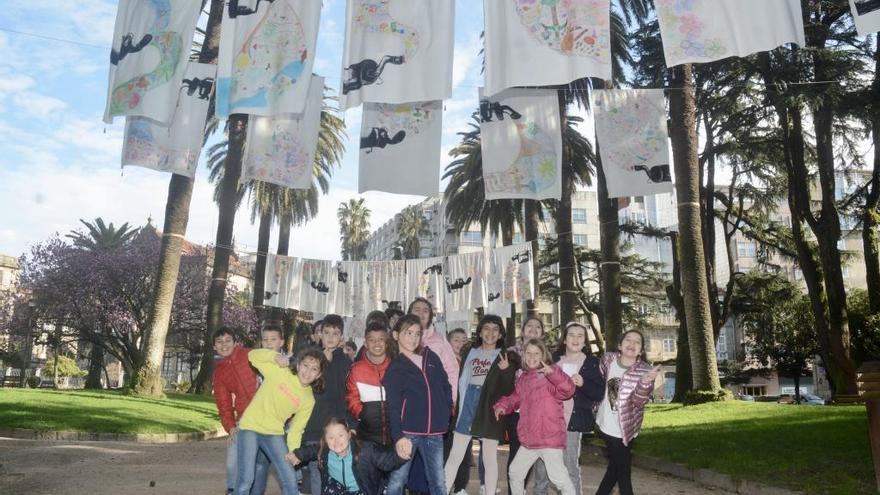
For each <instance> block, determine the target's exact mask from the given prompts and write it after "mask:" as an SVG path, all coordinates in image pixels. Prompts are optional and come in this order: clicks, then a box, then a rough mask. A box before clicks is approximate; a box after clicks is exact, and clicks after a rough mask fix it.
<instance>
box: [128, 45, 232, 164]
mask: <svg viewBox="0 0 880 495" xmlns="http://www.w3.org/2000/svg"><path fill="white" fill-rule="evenodd" d="M216 72H217V66H216V65H210V64H197V63H195V62H191V63H190V64H189V67H188V68H187V71H186V76H185V77H184V78H183V85H182V87H181V88H180V91H179V92H178V100H177V110H176V111H175V112H174V118H173V119H172V121H171V125H169V126H166V125H162V124H160V123H158V122H156V121H154V120H150V119H148V118H146V117H137V116H129V117H126V119H125V137H124V138H123V140H122V141H123V142H122V165H123V166H126V165H131V166H136V167H144V168H149V169H153V170H158V171H161V172H171V173H174V174H180V175H185V176H187V177H194V176H195V173H196V167H197V166H198V164H199V154H200V153H201V151H202V140H203V138H204V134H205V119H206V118H207V117H208V104H209V102H210V99H211V92H212V90H213V87H214V76H215V74H216Z"/></svg>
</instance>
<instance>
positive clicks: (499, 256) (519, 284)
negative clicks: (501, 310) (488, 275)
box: [492, 242, 535, 305]
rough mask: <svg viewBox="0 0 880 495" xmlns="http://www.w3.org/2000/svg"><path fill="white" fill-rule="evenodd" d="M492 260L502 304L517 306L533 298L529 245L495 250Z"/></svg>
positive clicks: (533, 282) (533, 284)
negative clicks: (497, 277) (498, 282)
mask: <svg viewBox="0 0 880 495" xmlns="http://www.w3.org/2000/svg"><path fill="white" fill-rule="evenodd" d="M492 258H493V263H492V269H493V270H495V273H497V275H498V276H499V281H500V287H499V288H500V292H501V293H500V299H501V301H502V302H504V303H505V304H508V305H509V304H519V303H523V302H525V301H528V300H532V299H534V298H535V296H534V294H535V280H534V271H533V269H532V268H533V265H532V263H533V260H532V245H531V243H528V242H524V243H521V244H514V245H512V246H504V247H500V248H495V249H493V250H492Z"/></svg>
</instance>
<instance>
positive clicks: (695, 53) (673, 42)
mask: <svg viewBox="0 0 880 495" xmlns="http://www.w3.org/2000/svg"><path fill="white" fill-rule="evenodd" d="M856 3H857V4H858V3H860V2H858V1H857V2H856ZM862 3H870V2H862ZM654 5H655V8H656V11H657V19H658V20H659V21H660V35H661V37H662V39H663V52H664V54H665V55H666V66H667V67H673V66H676V65H679V64H687V63H705V62H712V61H713V60H721V59H723V58H727V57H745V56H746V55H750V54H752V53H757V52H763V51H768V50H772V49H774V48H776V47H778V46H780V45H784V44H786V43H797V44H798V45H799V46H804V45H805V44H806V43H805V40H804V38H805V36H804V23H803V17H802V14H801V0H736V1H730V0H699V1H682V0H655V2H654Z"/></svg>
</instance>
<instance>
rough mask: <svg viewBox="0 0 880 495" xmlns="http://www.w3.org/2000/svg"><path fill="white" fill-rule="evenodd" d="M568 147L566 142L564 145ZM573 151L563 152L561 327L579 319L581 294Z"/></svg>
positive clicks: (561, 107) (558, 213)
mask: <svg viewBox="0 0 880 495" xmlns="http://www.w3.org/2000/svg"><path fill="white" fill-rule="evenodd" d="M566 113H567V112H566V106H565V98H564V96H563V95H562V93H561V92H560V94H559V118H560V122H563V125H564V122H565V121H566ZM563 146H564V142H563ZM569 153H570V151H569V150H566V149H563V151H562V199H560V200H559V208H558V209H557V211H556V235H557V242H558V249H559V291H560V294H559V324H560V325H565V324H566V323H568V322H570V321H574V318H575V306H576V305H577V295H576V294H575V289H574V274H575V269H574V264H575V259H574V236H573V235H572V225H571V197H572V195H573V194H574V170H572V165H571V158H570V156H569Z"/></svg>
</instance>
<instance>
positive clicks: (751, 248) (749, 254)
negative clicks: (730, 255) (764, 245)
mask: <svg viewBox="0 0 880 495" xmlns="http://www.w3.org/2000/svg"><path fill="white" fill-rule="evenodd" d="M756 254H757V247H756V246H755V243H754V242H743V241H736V255H737V257H738V258H754V257H755V255H756Z"/></svg>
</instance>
